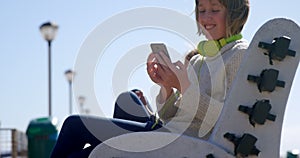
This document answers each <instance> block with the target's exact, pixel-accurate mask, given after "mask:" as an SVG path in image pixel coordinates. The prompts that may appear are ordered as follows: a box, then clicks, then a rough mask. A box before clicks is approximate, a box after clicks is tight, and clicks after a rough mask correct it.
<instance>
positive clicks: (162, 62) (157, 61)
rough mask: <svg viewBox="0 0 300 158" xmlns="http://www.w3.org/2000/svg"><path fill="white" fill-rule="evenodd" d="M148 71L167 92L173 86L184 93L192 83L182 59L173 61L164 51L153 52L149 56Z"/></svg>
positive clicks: (154, 80) (152, 78)
mask: <svg viewBox="0 0 300 158" xmlns="http://www.w3.org/2000/svg"><path fill="white" fill-rule="evenodd" d="M147 72H148V75H149V77H150V78H151V80H152V81H153V82H155V83H157V84H158V85H160V86H161V87H163V88H164V89H165V90H166V91H167V93H168V92H170V90H171V89H172V88H176V89H177V90H179V91H180V92H181V93H183V92H184V91H185V89H186V88H188V86H189V84H190V82H189V79H188V75H187V70H186V67H185V66H184V65H183V64H182V63H181V62H180V61H177V62H176V63H172V62H171V60H170V59H169V58H168V57H167V56H166V55H165V54H164V53H163V52H159V53H151V54H150V55H149V56H148V59H147Z"/></svg>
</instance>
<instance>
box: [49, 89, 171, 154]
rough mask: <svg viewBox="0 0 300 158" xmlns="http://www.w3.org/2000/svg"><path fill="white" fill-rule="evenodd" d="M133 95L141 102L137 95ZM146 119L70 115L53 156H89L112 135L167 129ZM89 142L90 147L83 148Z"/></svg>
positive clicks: (61, 131) (64, 124)
mask: <svg viewBox="0 0 300 158" xmlns="http://www.w3.org/2000/svg"><path fill="white" fill-rule="evenodd" d="M131 97H133V98H134V99H133V100H135V101H137V103H138V104H140V102H139V101H138V98H135V97H136V96H134V95H132V96H131ZM140 106H141V105H140ZM144 121H146V122H137V121H131V120H125V119H117V118H101V117H93V116H79V115H73V116H69V117H68V118H67V119H66V120H65V121H64V123H63V126H62V128H61V130H60V133H59V136H58V139H57V142H56V145H55V147H54V149H53V151H52V155H51V157H52V158H64V157H68V158H87V157H88V155H89V154H90V152H91V151H92V150H93V149H94V148H95V147H96V146H97V145H98V144H100V143H102V142H103V141H105V140H107V139H110V138H112V137H116V136H119V135H122V134H126V133H131V132H145V131H152V130H160V131H167V130H165V129H163V128H161V127H162V126H161V124H158V125H157V126H155V127H154V128H152V125H153V124H154V122H153V121H151V120H150V121H148V120H147V119H146V120H144ZM87 143H88V144H90V147H88V148H85V149H83V148H84V146H85V144H87Z"/></svg>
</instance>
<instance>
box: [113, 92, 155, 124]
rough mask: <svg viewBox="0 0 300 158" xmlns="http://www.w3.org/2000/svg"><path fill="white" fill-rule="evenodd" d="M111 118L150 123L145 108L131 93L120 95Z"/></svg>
mask: <svg viewBox="0 0 300 158" xmlns="http://www.w3.org/2000/svg"><path fill="white" fill-rule="evenodd" d="M113 118H119V119H125V120H131V121H137V122H147V121H150V114H149V113H148V112H147V110H146V109H145V106H144V105H143V103H142V102H141V101H140V99H139V98H138V97H137V95H136V94H135V93H134V92H133V91H130V92H124V93H121V94H120V95H119V96H118V98H117V100H116V102H115V109H114V114H113Z"/></svg>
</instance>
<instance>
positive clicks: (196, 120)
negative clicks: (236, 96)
mask: <svg viewBox="0 0 300 158" xmlns="http://www.w3.org/2000/svg"><path fill="white" fill-rule="evenodd" d="M247 47H248V43H247V42H246V41H245V40H238V41H235V42H232V43H229V44H227V45H225V46H224V47H223V48H222V49H221V50H220V53H219V55H217V56H215V57H207V58H205V60H204V62H202V60H203V59H202V57H201V56H200V55H196V56H194V57H193V58H192V59H191V61H190V65H189V67H188V74H189V80H190V82H191V85H190V87H189V88H188V89H187V90H186V91H185V92H184V94H179V93H178V91H176V90H175V92H174V94H173V95H171V96H170V97H169V98H168V99H167V101H166V102H165V103H163V104H160V103H161V102H162V101H161V100H160V97H159V96H160V94H159V95H158V97H157V99H156V102H157V106H158V107H157V108H158V109H160V111H159V112H158V114H159V116H160V118H161V119H162V120H163V121H164V123H165V125H164V127H165V128H167V129H169V130H170V131H171V132H175V133H184V134H186V135H190V136H193V137H200V138H208V136H209V135H210V132H211V131H212V128H213V127H214V125H215V123H216V121H217V119H218V117H219V114H220V113H221V110H222V107H223V104H224V102H225V99H226V96H227V95H228V92H229V90H230V87H231V85H232V82H233V80H234V78H235V76H236V73H237V71H238V69H239V67H240V63H241V61H242V58H243V56H244V54H245V50H246V49H247ZM201 62H202V63H203V64H201ZM200 65H202V66H200Z"/></svg>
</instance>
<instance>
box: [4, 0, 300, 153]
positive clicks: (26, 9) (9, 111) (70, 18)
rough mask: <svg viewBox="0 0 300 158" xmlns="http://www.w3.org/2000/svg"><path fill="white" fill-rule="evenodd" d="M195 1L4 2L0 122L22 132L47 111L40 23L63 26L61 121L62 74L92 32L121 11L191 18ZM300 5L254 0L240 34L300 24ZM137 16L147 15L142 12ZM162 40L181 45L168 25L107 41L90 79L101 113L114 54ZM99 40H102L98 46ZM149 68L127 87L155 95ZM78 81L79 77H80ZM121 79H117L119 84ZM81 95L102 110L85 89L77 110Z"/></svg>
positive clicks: (58, 77) (58, 75)
mask: <svg viewBox="0 0 300 158" xmlns="http://www.w3.org/2000/svg"><path fill="white" fill-rule="evenodd" d="M193 2H194V1H191V0H152V1H149V0H125V1H124V0H115V1H107V0H98V1H96V0H89V1H83V0H81V1H80V0H78V1H71V0H65V1H59V0H42V1H34V0H27V1H21V0H11V1H0V20H1V22H0V27H1V29H0V35H1V38H0V43H1V44H0V72H1V77H0V89H1V91H0V101H1V106H0V107H1V108H0V122H1V125H0V126H1V127H2V128H17V129H18V130H21V131H24V132H25V131H26V129H27V126H28V124H29V122H30V120H32V119H35V118H40V117H47V116H48V65H47V64H48V56H47V51H48V47H47V43H46V41H45V40H44V39H43V38H42V36H41V33H40V31H39V26H40V25H41V24H43V23H44V22H48V21H53V22H55V23H57V24H58V25H59V29H58V33H57V36H56V38H55V39H54V41H53V42H52V58H51V60H52V114H53V116H54V117H56V118H57V119H58V121H59V125H61V123H62V122H63V120H64V119H65V118H66V117H67V116H68V115H69V91H68V88H69V87H68V86H69V85H68V82H67V80H66V78H65V76H64V72H65V71H66V70H68V69H73V68H74V67H75V66H76V63H77V62H78V60H79V59H78V56H80V55H82V54H79V52H80V51H81V50H82V48H81V47H82V45H83V44H84V42H85V40H86V39H87V38H88V37H89V35H90V33H91V32H93V30H95V29H96V28H97V27H99V26H101V24H103V23H104V22H106V21H109V20H110V19H111V18H113V17H114V15H118V13H121V12H124V11H130V10H133V9H137V8H141V7H158V8H168V9H172V10H175V11H177V12H180V13H181V14H183V15H186V16H187V17H191V18H193V17H194V16H193V9H194V3H193ZM299 4H300V2H299V1H298V0H289V1H285V2H284V3H283V1H279V0H264V1H261V0H250V5H251V11H250V16H249V19H248V21H247V23H246V25H245V27H244V30H243V32H242V34H243V36H244V38H245V39H247V40H248V41H251V39H252V37H253V36H254V34H255V32H256V31H257V30H258V28H259V27H260V26H261V25H262V24H263V23H265V22H266V21H268V20H270V19H273V18H275V17H286V18H289V19H292V20H294V21H295V22H296V23H298V24H299V22H300V16H299V15H297V14H295V12H296V10H298V7H297V6H299ZM140 16H141V17H140V18H141V19H142V16H143V15H140ZM114 18H115V17H114ZM119 20H120V24H119V25H114V26H112V27H114V28H122V22H126V20H128V19H119ZM158 20H159V17H158ZM147 31H148V32H147ZM149 32H150V33H149ZM157 35H160V36H159V37H158V36H157ZM158 38H162V39H161V40H163V41H169V44H170V45H181V44H180V41H182V39H175V38H178V37H176V36H175V35H174V34H172V33H166V31H164V30H151V29H148V30H146V31H145V30H133V31H132V32H130V31H129V32H127V33H126V34H124V35H122V36H120V37H117V38H115V39H114V42H112V43H110V45H108V46H107V47H106V53H104V55H103V58H102V60H98V63H97V64H96V68H95V72H94V74H95V77H94V80H93V81H94V85H95V90H94V92H95V95H96V98H97V100H98V101H99V102H100V104H101V107H102V109H103V111H104V112H103V113H104V114H102V115H103V116H106V117H111V114H112V107H113V103H114V97H115V96H116V94H117V93H116V92H111V89H112V84H111V83H110V82H109V81H110V80H109V79H111V78H109V76H110V75H111V74H109V72H111V71H114V68H115V67H114V64H116V63H114V62H112V63H110V60H109V59H112V60H118V59H119V57H120V56H122V51H123V50H122V49H124V52H129V51H130V50H132V49H134V48H135V47H137V48H140V47H143V46H145V45H146V44H147V43H149V41H151V40H156V39H158ZM173 38H174V40H172V39H173ZM99 39H101V38H99ZM101 42H102V41H101V40H100V41H99V44H100V43H101ZM117 48H118V49H117ZM143 48H144V47H143ZM186 49H190V47H189V46H188V45H187V44H185V45H184V46H182V47H180V46H179V47H178V49H176V50H180V51H181V55H184V53H186V52H187V50H186ZM108 52H109V53H108ZM179 56H180V55H179ZM175 58H179V57H178V56H176V57H174V59H175ZM121 66H122V65H121ZM144 70H145V67H144V65H143V64H140V65H138V68H137V69H136V70H135V71H134V72H130V73H131V74H130V76H128V77H129V79H130V80H128V81H126V82H127V86H126V87H125V88H127V89H130V88H133V87H139V88H141V89H143V90H145V93H146V95H149V98H150V99H151V96H150V95H151V94H152V93H151V92H150V91H151V90H149V87H150V88H151V87H153V84H152V83H151V82H150V80H149V79H148V78H147V76H146V74H145V71H144ZM299 73H300V72H299V70H298V71H297V74H296V77H295V80H294V84H293V87H292V90H291V93H290V96H289V100H288V104H287V109H286V112H285V119H284V124H283V131H282V140H281V152H282V153H283V152H285V151H287V150H292V149H300V138H299V137H298V136H299V135H298V133H300V125H299V122H298V121H299V120H300V116H299V114H298V112H299V111H300V107H299V106H298V104H299V102H300V100H299V98H298V97H297V95H298V94H299V92H298V91H299V89H300V76H299ZM74 80H75V81H76V75H75V77H74ZM120 83H123V82H120ZM120 83H119V82H117V84H118V85H119V84H120ZM147 88H148V89H147ZM109 89H110V90H109ZM120 90H123V89H120ZM150 93H151V94H150ZM79 96H84V97H85V98H86V101H85V103H84V104H83V107H85V108H86V109H89V110H90V113H92V114H98V113H96V112H95V113H94V111H97V110H96V109H93V106H92V105H90V102H89V96H87V95H86V94H81V93H80V92H78V93H76V92H75V93H74V95H73V113H78V112H79V110H80V109H79V108H78V107H79V106H78V103H77V101H78V97H79Z"/></svg>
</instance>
